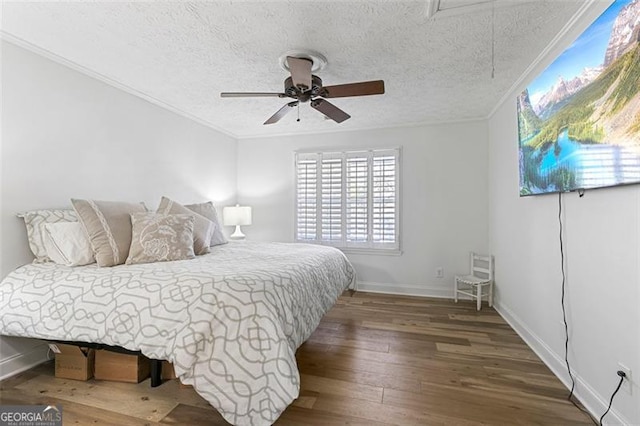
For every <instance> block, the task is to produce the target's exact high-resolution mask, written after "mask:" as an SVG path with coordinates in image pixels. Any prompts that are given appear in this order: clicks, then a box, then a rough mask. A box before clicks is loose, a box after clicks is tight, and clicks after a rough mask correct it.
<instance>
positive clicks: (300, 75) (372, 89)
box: [220, 56, 384, 124]
mask: <svg viewBox="0 0 640 426" xmlns="http://www.w3.org/2000/svg"><path fill="white" fill-rule="evenodd" d="M312 58H313V57H295V56H286V63H283V67H284V68H285V69H288V70H289V72H290V73H291V77H287V78H286V79H285V80H284V92H283V93H275V92H273V93H272V92H222V93H220V96H221V97H223V98H250V97H260V98H263V97H278V98H292V99H295V100H294V101H292V102H289V103H288V104H285V105H284V106H283V107H282V108H280V109H279V110H278V111H277V112H276V113H275V114H273V115H272V116H271V117H269V119H268V120H267V121H265V122H264V124H273V123H277V122H278V121H279V120H280V119H281V118H282V117H284V116H285V115H286V114H287V113H288V112H289V111H291V109H293V108H294V107H296V106H299V105H300V103H301V102H302V103H304V102H309V103H310V105H311V108H313V109H315V110H317V111H320V112H321V113H322V114H324V115H325V116H326V117H328V118H330V119H332V120H333V121H335V122H336V123H342V122H343V121H345V120H347V119H349V118H351V116H350V115H349V114H347V113H346V112H344V111H342V110H341V109H340V108H338V107H337V106H335V105H333V104H332V103H330V102H329V101H327V100H326V99H325V98H346V97H350V96H366V95H381V94H383V93H384V81H382V80H373V81H363V82H359V83H348V84H338V85H335V86H323V85H322V80H321V79H320V77H318V76H317V75H313V74H312V69H313V68H314V60H313V59H312ZM325 63H326V60H325ZM315 65H316V67H315V68H316V69H319V67H318V66H317V64H315ZM314 71H315V70H314ZM298 121H299V119H298Z"/></svg>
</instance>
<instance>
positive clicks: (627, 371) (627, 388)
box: [618, 362, 633, 395]
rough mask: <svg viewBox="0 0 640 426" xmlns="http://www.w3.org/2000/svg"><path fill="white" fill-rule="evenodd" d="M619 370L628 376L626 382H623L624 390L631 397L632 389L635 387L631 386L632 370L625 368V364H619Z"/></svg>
mask: <svg viewBox="0 0 640 426" xmlns="http://www.w3.org/2000/svg"><path fill="white" fill-rule="evenodd" d="M618 370H620V371H624V374H625V375H626V377H625V378H624V380H623V381H622V388H621V389H622V390H623V391H625V392H626V393H628V394H629V395H631V388H632V387H633V386H631V382H632V380H631V369H630V368H629V367H627V366H625V365H624V364H623V363H621V362H619V363H618Z"/></svg>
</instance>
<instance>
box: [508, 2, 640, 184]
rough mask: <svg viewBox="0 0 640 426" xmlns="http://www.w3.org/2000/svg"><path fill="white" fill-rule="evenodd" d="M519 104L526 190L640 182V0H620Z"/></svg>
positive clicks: (529, 88)
mask: <svg viewBox="0 0 640 426" xmlns="http://www.w3.org/2000/svg"><path fill="white" fill-rule="evenodd" d="M517 104H518V137H519V155H520V158H519V163H520V195H521V196H525V195H535V194H545V193H550V192H565V191H574V190H580V189H591V188H602V187H610V186H617V185H625V184H631V183H640V0H616V1H615V2H614V3H613V4H612V5H611V6H610V7H609V8H608V9H607V10H606V11H605V12H604V13H602V15H600V17H599V18H598V19H597V20H596V21H595V22H594V23H593V24H591V26H589V28H587V29H586V30H585V31H584V32H583V33H582V34H581V35H580V37H579V38H578V39H577V40H576V41H575V42H574V43H573V44H572V45H571V46H570V47H569V48H568V49H566V50H565V51H564V52H563V53H562V54H561V55H560V56H559V57H558V58H557V59H556V60H555V61H554V62H553V63H552V64H551V65H549V66H548V67H547V68H546V69H545V70H544V71H543V72H542V73H541V74H540V75H538V76H537V77H536V78H535V80H533V81H532V82H531V83H530V84H529V85H528V86H527V88H526V89H525V90H524V91H523V92H522V93H521V94H520V96H518V100H517Z"/></svg>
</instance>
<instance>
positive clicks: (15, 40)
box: [0, 30, 238, 139]
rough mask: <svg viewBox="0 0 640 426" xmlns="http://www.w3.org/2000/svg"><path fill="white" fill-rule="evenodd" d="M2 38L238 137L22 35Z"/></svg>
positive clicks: (2, 35)
mask: <svg viewBox="0 0 640 426" xmlns="http://www.w3.org/2000/svg"><path fill="white" fill-rule="evenodd" d="M0 40H3V41H6V42H8V43H11V44H14V45H16V46H18V47H21V48H23V49H26V50H28V51H30V52H32V53H35V54H37V55H39V56H42V57H45V58H47V59H49V60H51V61H53V62H56V63H58V64H60V65H64V66H65V67H67V68H71V69H72V70H74V71H77V72H79V73H81V74H84V75H86V76H89V77H91V78H94V79H96V80H98V81H101V82H103V83H105V84H108V85H109V86H112V87H115V88H116V89H119V90H122V91H123V92H126V93H128V94H130V95H133V96H136V97H138V98H141V99H144V100H145V101H147V102H149V103H152V104H154V105H156V106H159V107H161V108H163V109H166V110H168V111H170V112H172V113H174V114H177V115H180V116H182V117H184V118H187V119H189V120H191V121H194V122H196V123H198V124H201V125H203V126H206V127H209V128H210V129H212V130H215V131H217V132H220V133H222V134H224V135H226V136H229V137H232V138H234V139H238V136H237V135H235V134H233V133H231V132H229V131H227V130H225V129H223V128H221V127H218V126H216V125H214V124H212V123H210V122H208V121H206V120H203V119H202V118H200V117H197V116H195V115H193V114H190V113H188V112H186V111H183V110H181V109H179V108H176V107H174V106H173V105H170V104H168V103H166V102H164V101H162V100H160V99H158V98H155V97H153V96H151V95H149V94H147V93H145V92H142V91H140V90H137V89H134V88H133V87H131V86H129V85H127V84H124V83H122V82H120V81H118V80H115V79H113V78H111V77H107V76H106V75H104V74H100V73H98V72H96V71H93V70H91V69H89V68H87V67H84V66H82V65H80V64H78V63H76V62H73V61H70V60H69V59H66V58H63V57H62V56H60V55H58V54H56V53H53V52H51V51H50V50H47V49H44V48H42V47H40V46H37V45H35V44H33V43H30V42H28V41H26V40H24V39H22V38H20V37H16V36H14V35H13V34H10V33H8V32H6V31H4V30H0Z"/></svg>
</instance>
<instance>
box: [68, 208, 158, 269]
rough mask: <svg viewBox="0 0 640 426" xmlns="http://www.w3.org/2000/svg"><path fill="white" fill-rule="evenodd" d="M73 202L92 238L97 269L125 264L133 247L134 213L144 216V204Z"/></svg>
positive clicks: (80, 219) (90, 239)
mask: <svg viewBox="0 0 640 426" xmlns="http://www.w3.org/2000/svg"><path fill="white" fill-rule="evenodd" d="M71 203H72V204H73V208H74V209H75V211H76V214H77V215H78V220H79V221H80V223H82V225H83V226H84V230H85V231H86V233H87V235H88V236H89V241H91V248H92V250H93V255H94V256H95V258H96V262H98V266H115V265H120V264H123V263H124V262H125V260H126V259H127V256H128V255H129V247H130V246H131V214H132V213H138V212H140V213H145V212H146V211H147V209H146V208H145V207H144V205H143V204H142V203H125V202H117V201H94V200H75V199H72V200H71Z"/></svg>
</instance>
